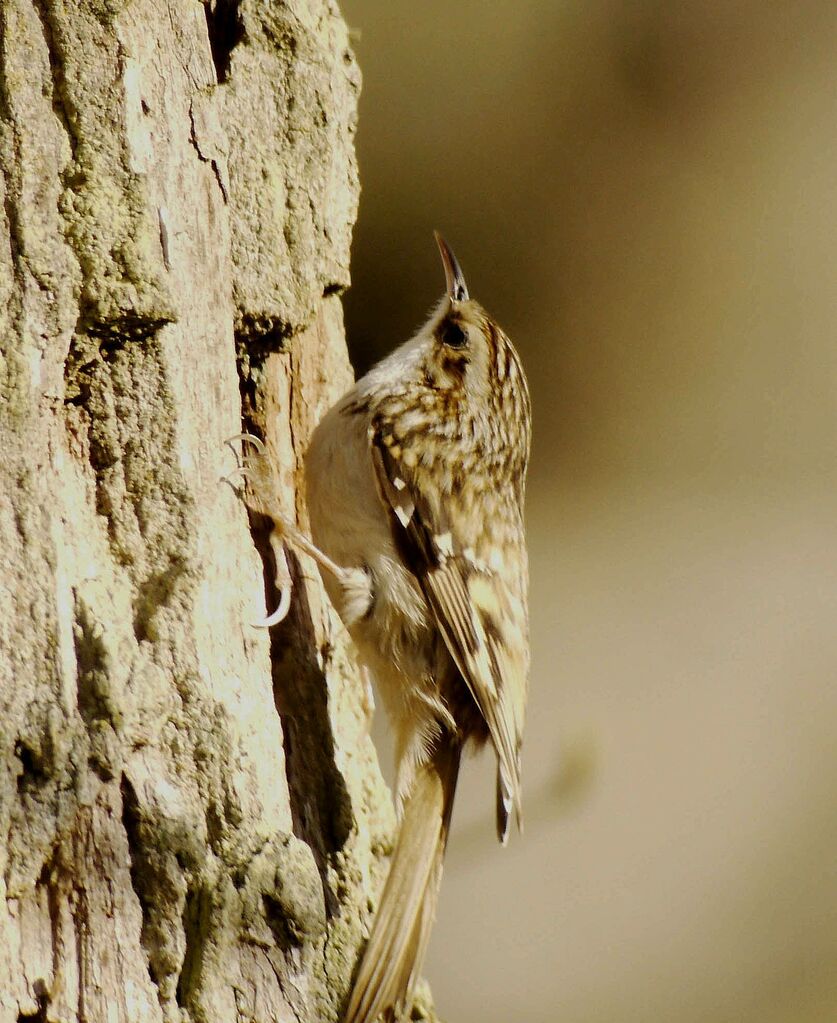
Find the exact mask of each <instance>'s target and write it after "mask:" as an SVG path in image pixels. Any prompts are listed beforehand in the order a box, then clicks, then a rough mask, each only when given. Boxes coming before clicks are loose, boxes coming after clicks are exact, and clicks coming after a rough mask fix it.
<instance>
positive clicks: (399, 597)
mask: <svg viewBox="0 0 837 1023" xmlns="http://www.w3.org/2000/svg"><path fill="white" fill-rule="evenodd" d="M437 241H438V243H439V248H440V251H441V254H442V260H443V263H444V266H445V273H446V278H447V294H446V296H445V297H444V298H443V300H442V301H441V302H440V303H439V305H438V306H437V308H436V309H435V311H434V312H433V313H432V314H431V316H430V319H429V320H428V322H427V323H426V324H425V326H424V327H423V328H422V329H421V330H420V331H419V332H418V333H417V334H416V336H415V337H414V338H412V339H411V340H410V341H408V342H406V343H405V344H404V345H402V346H401V347H400V348H398V349H397V350H396V351H394V352H393V353H392V354H391V355H390V356H388V357H387V358H385V359H384V360H383V361H382V362H381V363H379V364H378V365H377V366H376V367H374V368H373V369H372V370H371V371H370V372H369V373H367V374H366V376H364V377H363V378H362V379H361V380H359V381H358V382H357V383H356V384H355V386H354V387H353V388H352V390H351V391H350V392H349V393H348V394H347V395H345V396H344V398H343V399H342V400H341V401H339V402H338V403H337V404H336V405H335V406H334V408H332V409H331V410H330V411H329V412H328V413H327V414H326V416H325V417H324V419H323V420H322V422H321V423H320V425H319V426H318V427H317V429H316V431H315V432H314V435H313V437H312V440H311V445H310V448H309V451H308V454H307V457H306V471H305V475H306V489H307V497H308V506H309V512H310V517H311V529H312V536H313V541H314V544H316V548H314V547H312V545H311V543H310V541H308V540H307V538H302V539H301V538H300V537H299V534H297V533H296V531H295V530H292V529H289V528H287V527H285V529H284V532H285V536H286V537H287V538H288V539H289V540H290V542H292V543H293V542H300V545H301V546H303V548H304V549H306V550H307V551H308V552H309V553H312V554H313V555H314V556H315V557H316V558H317V560H318V561H319V562H320V564H321V566H323V568H324V569H325V570H324V571H323V573H322V575H323V580H324V583H325V585H326V588H327V590H328V592H329V595H330V596H331V599H332V601H333V602H334V604H335V607H336V608H337V610H338V613H339V614H340V616H341V617H342V619H343V621H344V623H345V624H346V626H347V628H348V630H349V632H350V634H351V636H352V638H353V640H354V642H355V644H356V645H357V648H358V650H359V652H360V655H361V657H362V658H363V659H364V660H365V662H366V663H367V664H368V666H369V667H370V669H371V670H372V673H373V676H374V677H375V680H376V682H377V684H378V687H379V690H380V692H381V695H382V698H383V700H384V703H385V706H386V708H387V711H388V713H389V716H390V719H391V721H392V724H393V727H394V730H395V735H396V751H397V757H398V782H397V797H398V805H399V811H400V817H401V823H400V829H399V835H398V839H397V842H396V848H395V851H394V854H393V858H392V863H391V866H390V873H389V877H388V879H387V882H386V885H385V887H384V891H383V894H382V896H381V900H380V904H379V906H378V910H377V914H376V916H375V919H374V922H373V925H372V932H371V935H370V938H369V942H368V944H367V946H366V950H365V952H364V954H363V957H362V959H361V962H360V966H359V968H358V971H357V974H356V979H355V983H354V987H353V989H352V992H351V995H350V999H349V1003H348V1007H347V1010H346V1014H345V1023H373V1021H374V1020H375V1019H377V1018H378V1016H379V1015H381V1014H382V1013H386V1014H387V1015H386V1018H387V1019H391V1018H393V1016H394V1017H395V1018H399V1017H401V1016H402V1015H403V1014H405V1013H406V1012H407V1011H408V1010H409V1008H410V1005H411V1001H412V994H413V986H414V984H415V982H416V980H417V978H418V974H419V971H420V969H421V963H422V959H423V956H424V952H425V949H426V947H427V941H428V938H429V935H430V929H431V925H432V921H433V916H434V912H435V904H436V896H437V893H438V888H439V883H440V880H441V873H442V860H443V856H444V850H445V844H446V841H447V835H448V827H449V823H450V816H451V809H452V804H453V797H454V791H455V788H456V779H457V773H458V769H459V761H460V757H461V753H462V750H463V748H464V747H465V746H466V745H471V746H477V747H478V746H481V745H483V744H484V743H485V742H486V741H487V740H490V741H491V743H492V745H493V747H494V750H495V752H496V755H497V808H496V812H497V832H498V836H499V837H500V840H501V841H502V842H503V843H504V844H505V841H506V839H507V837H508V830H509V816H510V813H511V811H512V808H514V811H515V814H516V817H517V820H518V824H520V823H521V821H522V806H521V785H520V748H521V742H522V735H523V719H524V712H525V707H526V694H527V686H528V672H529V638H528V614H527V585H528V570H527V559H526V546H525V538H524V530H523V498H524V487H525V478H526V468H527V463H528V457H529V442H530V406H529V393H528V389H527V386H526V379H525V377H524V374H523V370H522V368H521V365H520V362H519V359H518V356H517V353H516V352H515V350H514V348H513V346H512V344H511V342H510V341H509V339H508V338H507V337H506V336H505V334H504V333H503V332H502V331H501V330H500V328H499V327H498V326H497V324H496V323H494V321H493V320H492V319H491V317H490V316H489V315H488V314H487V313H486V312H485V310H484V309H483V308H482V307H481V306H480V305H479V304H478V303H476V302H475V301H473V300H471V299H470V298H469V295H468V290H467V287H466V285H465V281H464V278H463V276H462V272H461V270H460V268H459V265H458V263H457V261H456V259H455V257H454V256H453V253H452V252H451V251H450V249H449V248H448V246H447V245H446V243H445V242H444V241H443V240H442V239H441V237H440V236H438V235H437ZM280 528H282V525H281V523H280Z"/></svg>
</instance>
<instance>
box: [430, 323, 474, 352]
mask: <svg viewBox="0 0 837 1023" xmlns="http://www.w3.org/2000/svg"><path fill="white" fill-rule="evenodd" d="M436 336H437V337H438V338H439V341H440V342H441V343H442V344H443V345H447V346H448V348H464V347H465V345H466V344H467V343H468V334H467V333H466V332H465V331H464V330H463V329H462V327H460V325H459V324H458V323H457V322H456V321H455V320H445V321H444V322H443V323H442V325H441V326H440V327H439V331H438V334H437V335H436Z"/></svg>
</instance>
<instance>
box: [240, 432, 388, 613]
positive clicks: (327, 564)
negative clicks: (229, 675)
mask: <svg viewBox="0 0 837 1023" xmlns="http://www.w3.org/2000/svg"><path fill="white" fill-rule="evenodd" d="M236 441H238V442H239V443H240V444H241V445H242V450H241V454H240V455H239V452H238V449H237V448H236V447H235V443H236ZM224 443H225V444H226V445H227V447H229V448H230V449H231V450H232V452H233V453H234V454H235V461H236V466H235V468H234V469H233V470H232V472H231V473H230V474H229V475H228V476H222V477H221V482H223V483H227V484H229V486H231V487H232V488H233V490H234V491H235V492H236V494H238V495H239V496H240V497H242V499H243V500H244V503H245V504H246V505H247V507H248V508H252V509H253V510H254V511H257V512H259V513H261V514H262V515H266V516H268V518H270V519H272V520H273V530H272V532H271V534H270V545H271V547H272V548H273V553H274V555H275V559H276V588H277V589H278V590H279V593H280V598H279V606H278V607H277V608H276V610H275V611H273V612H272V613H271V614H269V615H268V616H267V618H264V619H262V620H261V621H258V622H253V625H254V626H256V627H257V628H262V629H266V628H270V626H271V625H276V624H277V623H278V622H281V621H282V619H283V618H284V617H285V616H286V615H287V613H288V609H289V608H290V606H291V592H292V589H293V584H292V580H291V573H290V570H289V568H288V559H287V555H286V553H285V545H284V542H285V541H287V542H288V543H289V544H290V545H291V546H292V547H294V548H295V549H296V550H297V551H301V552H302V553H303V554H307V555H308V556H309V557H310V558H313V559H314V561H316V562H317V564H318V565H319V566H320V568H322V569H325V571H327V572H330V573H331V574H332V575H333V576H334V577H335V578H336V579H337V581H338V582H339V583H340V584H341V586H343V587H344V588H345V589H346V590H347V592H350V593H351V594H353V595H354V596H355V597H356V602H358V601H359V602H360V603H361V604H362V605H363V607H364V609H365V608H366V607H367V606H368V593H367V590H368V586H369V583H368V575H367V573H366V572H365V571H363V570H362V569H345V568H341V567H340V565H338V564H336V563H335V562H334V561H332V560H331V558H329V557H328V555H326V554H323V552H322V551H321V550H320V549H319V547H317V546H316V545H315V544H314V543H313V542H312V540H311V539H310V538H309V537H307V536H306V535H305V533H303V532H302V531H301V530H300V529H298V528H297V526H296V525H295V524H294V523H293V522H291V521H290V520H289V519H288V518H287V517H286V516H285V513H284V512H283V511H282V509H281V508H280V507H279V504H278V502H277V500H276V493H275V487H276V482H275V478H274V476H273V474H272V472H271V466H270V463H269V461H268V458H267V449H266V448H265V445H264V442H263V441H261V440H260V439H259V438H258V437H254V436H253V434H252V433H237V434H236V435H235V436H234V437H230V438H229V439H228V440H226V441H224ZM246 444H250V445H252V446H253V448H255V451H256V454H255V457H254V456H250V455H248V454H246V453H245V450H244V446H245V445H246ZM239 480H243V481H245V482H246V484H247V488H246V490H243V489H242V488H240V487H238V486H237V485H236V484H237V482H238V481H239ZM359 588H360V592H361V596H360V597H359V598H358V597H357V591H359Z"/></svg>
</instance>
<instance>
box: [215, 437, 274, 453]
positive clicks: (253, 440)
mask: <svg viewBox="0 0 837 1023" xmlns="http://www.w3.org/2000/svg"><path fill="white" fill-rule="evenodd" d="M236 441H239V442H240V443H241V444H252V445H253V447H254V448H255V449H256V451H258V453H259V454H260V455H263V454H264V453H265V451H266V450H267V449H266V448H265V446H264V441H263V440H262V439H261V438H260V437H256V436H255V434H252V433H234V434H233V435H232V437H227V439H226V440H225V441H224V443H225V444H226V445H227V447H228V448H229V449H230V450H231V451H232V452H233V454H234V455H235V456H236V458H237V457H238V451H237V450H236V448H235V446H234V445H235V442H236Z"/></svg>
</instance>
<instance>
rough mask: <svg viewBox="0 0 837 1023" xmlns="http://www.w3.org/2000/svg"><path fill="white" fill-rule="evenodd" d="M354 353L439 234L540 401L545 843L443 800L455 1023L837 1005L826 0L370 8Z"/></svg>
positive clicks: (540, 730)
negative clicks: (496, 831) (501, 838)
mask: <svg viewBox="0 0 837 1023" xmlns="http://www.w3.org/2000/svg"><path fill="white" fill-rule="evenodd" d="M343 8H344V11H345V14H346V16H347V18H348V21H349V24H350V26H351V27H352V28H353V29H354V30H355V31H356V38H355V46H356V49H357V52H358V55H359V58H360V62H361V66H362V69H363V72H364V93H363V99H362V103H361V122H360V134H359V147H360V160H361V180H362V182H363V187H364V192H363V197H362V201H361V211H360V220H359V223H358V226H357V232H356V236H355V244H354V250H353V276H354V286H353V289H352V291H351V292H350V294H349V296H348V299H347V317H348V327H349V334H350V340H351V344H352V347H353V355H354V358H355V362H356V364H357V365H358V366H359V367H360V368H363V367H364V366H366V365H368V364H369V360H370V359H372V358H373V357H374V356H375V355H376V354H380V353H383V352H384V351H387V350H389V349H390V348H391V347H392V346H393V345H394V344H395V343H397V342H399V341H400V340H403V339H404V338H405V337H406V336H407V335H408V334H409V333H410V332H411V331H412V329H413V328H414V327H415V326H416V325H417V324H418V323H420V322H421V320H422V318H423V316H424V314H425V311H426V309H427V308H428V307H429V306H430V305H431V303H432V302H433V301H434V300H435V299H436V298H437V297H438V295H439V294H440V292H441V288H442V275H441V269H440V267H439V265H438V258H437V256H436V253H435V247H434V245H433V242H432V237H431V231H432V229H433V228H434V227H438V228H440V229H441V230H442V231H443V232H444V233H445V234H446V235H447V237H448V239H449V241H450V242H451V243H452V245H453V246H454V248H455V249H456V251H457V254H458V255H459V258H460V260H461V262H462V264H463V266H464V268H465V272H466V275H467V278H468V281H469V283H470V286H471V292H472V294H473V295H474V296H475V297H477V298H479V299H480V300H481V301H483V303H484V304H485V305H486V306H487V307H488V308H489V309H490V310H491V311H492V312H494V313H495V315H496V316H497V318H498V319H499V320H500V322H501V323H502V324H503V325H504V327H505V328H506V330H507V331H508V332H509V334H510V335H511V336H512V337H513V338H514V339H515V341H516V342H517V344H518V347H519V349H520V351H521V353H522V356H523V359H524V362H525V364H526V366H527V367H528V371H529V376H530V380H531V384H532V391H533V399H534V404H535V449H534V461H533V466H532V472H531V484H530V501H529V509H528V517H529V534H530V546H531V554H532V593H531V597H532V623H533V638H532V643H533V656H534V670H533V679H532V695H531V703H530V718H529V723H528V731H527V739H526V782H527V802H528V818H527V828H526V834H525V836H524V838H523V839H522V840H516V841H514V842H513V843H512V846H511V848H510V849H508V850H506V851H505V852H502V851H500V850H499V849H498V848H497V847H496V846H495V845H494V843H493V840H492V824H491V814H492V806H493V803H492V792H491V786H492V779H493V770H492V769H491V768H490V767H489V765H488V764H487V763H485V762H475V763H474V764H473V765H471V766H469V769H468V771H467V773H466V777H465V779H464V783H463V785H462V791H461V793H460V797H459V801H458V806H457V810H456V813H455V815H454V835H453V839H452V846H451V850H450V856H449V869H448V872H447V876H446V881H445V886H444V890H443V895H442V902H441V909H440V914H439V921H438V925H437V929H436V933H435V935H434V940H433V944H432V947H431V952H430V958H429V963H428V969H427V973H428V975H429V977H430V978H431V980H432V983H433V988H434V992H435V995H436V999H437V1002H438V1004H439V1007H440V1010H441V1012H442V1013H443V1015H444V1016H445V1017H446V1018H447V1019H448V1020H450V1021H451V1023H477V1021H480V1023H511V1021H515V1023H517V1021H525V1023H529V1021H532V1023H535V1021H544V1023H547V1021H548V1023H648V1021H657V1020H671V1021H675V1023H693V1021H694V1023H725V1021H729V1023H750V1021H752V1023H809V1021H817V1023H819V1021H823V1023H825V1021H829V1023H831V1021H833V1020H834V1019H835V1018H837V965H836V964H837V854H836V853H835V850H837V756H836V755H835V746H837V741H836V740H837V688H835V669H837V626H836V625H835V620H836V619H837V544H836V543H835V541H837V492H835V483H837V453H836V452H835V447H836V446H837V442H835V435H837V404H835V392H836V391H837V344H835V329H834V319H835V315H834V314H835V312H837V279H836V277H835V265H834V255H833V251H834V238H835V229H837V204H836V203H835V166H837V129H836V128H835V123H837V60H835V55H836V54H837V5H835V4H834V3H833V2H809V3H791V2H785V3H782V2H778V3H769V4H768V3H763V2H762V3H756V2H754V0H745V2H734V3H724V2H721V0H716V2H715V3H707V2H705V0H703V2H697V3H693V4H671V3H661V2H660V3H654V2H647V0H646V2H617V0H609V2H608V0H591V2H587V3H572V4H570V3H555V2H548V0H540V2H538V0H528V2H514V3H512V2H510V0H504V2H493V3H487V2H485V3H476V2H463V3H450V2H441V0H432V2H425V3H423V4H407V3H404V2H398V3H384V2H382V0H345V2H344V4H343Z"/></svg>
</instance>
